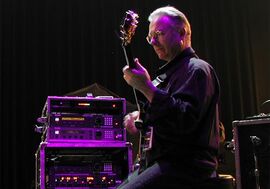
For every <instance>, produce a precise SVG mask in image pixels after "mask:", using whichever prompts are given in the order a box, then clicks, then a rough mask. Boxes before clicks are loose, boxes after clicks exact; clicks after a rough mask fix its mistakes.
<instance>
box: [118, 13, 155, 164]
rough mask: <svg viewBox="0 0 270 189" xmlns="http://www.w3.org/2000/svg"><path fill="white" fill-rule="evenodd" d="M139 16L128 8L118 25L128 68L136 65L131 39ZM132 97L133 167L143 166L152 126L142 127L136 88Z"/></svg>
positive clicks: (151, 134) (150, 139) (150, 143)
mask: <svg viewBox="0 0 270 189" xmlns="http://www.w3.org/2000/svg"><path fill="white" fill-rule="evenodd" d="M138 18H139V16H138V14H137V13H135V12H134V11H131V10H128V11H127V12H126V16H125V18H124V21H123V24H122V25H120V35H121V36H120V39H121V40H122V48H123V51H124V55H125V59H126V63H127V65H128V66H129V67H130V68H135V67H136V65H135V63H134V60H133V56H132V52H131V40H132V37H133V36H134V34H135V30H136V28H137V24H138V20H137V19H138ZM133 92H134V97H135V101H136V105H137V109H138V111H139V116H138V118H137V120H135V126H136V128H137V129H138V130H139V132H140V138H139V150H138V154H137V160H136V163H135V167H134V169H137V168H141V167H145V165H146V164H147V162H146V152H147V151H148V150H150V149H151V148H152V137H153V128H152V127H143V122H142V120H141V119H140V112H141V108H140V105H139V103H138V98H137V94H136V90H135V89H134V88H133Z"/></svg>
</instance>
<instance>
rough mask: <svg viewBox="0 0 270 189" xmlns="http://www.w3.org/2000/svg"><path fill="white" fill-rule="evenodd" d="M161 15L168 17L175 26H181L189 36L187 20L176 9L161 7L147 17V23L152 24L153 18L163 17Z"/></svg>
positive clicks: (189, 28) (189, 30) (189, 29)
mask: <svg viewBox="0 0 270 189" xmlns="http://www.w3.org/2000/svg"><path fill="white" fill-rule="evenodd" d="M163 15H166V16H169V17H170V18H171V19H172V20H173V21H174V22H175V24H176V25H178V26H183V27H184V28H185V30H186V32H187V34H188V35H191V27H190V24H189V21H188V19H187V18H186V16H185V15H184V13H182V12H181V11H179V10H178V9H176V8H174V7H172V6H165V7H161V8H158V9H156V10H154V11H153V12H152V13H151V14H150V15H149V17H148V21H149V22H152V21H153V20H154V19H155V18H157V17H160V16H163Z"/></svg>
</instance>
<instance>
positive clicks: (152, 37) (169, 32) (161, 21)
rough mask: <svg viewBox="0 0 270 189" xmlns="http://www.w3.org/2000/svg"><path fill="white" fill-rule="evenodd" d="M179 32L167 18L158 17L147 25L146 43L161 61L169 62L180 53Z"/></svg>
mask: <svg viewBox="0 0 270 189" xmlns="http://www.w3.org/2000/svg"><path fill="white" fill-rule="evenodd" d="M180 40H181V36H180V32H179V31H177V28H176V26H175V24H174V23H173V21H172V20H171V19H170V18H169V17H168V16H160V17H158V18H156V19H154V20H153V21H152V22H151V23H150V25H149V33H148V41H149V42H150V43H151V45H152V46H153V48H154V50H155V52H156V53H157V55H158V57H159V58H160V59H161V60H165V61H171V60H172V59H173V58H174V57H175V56H176V55H177V54H179V53H180V52H181V47H180Z"/></svg>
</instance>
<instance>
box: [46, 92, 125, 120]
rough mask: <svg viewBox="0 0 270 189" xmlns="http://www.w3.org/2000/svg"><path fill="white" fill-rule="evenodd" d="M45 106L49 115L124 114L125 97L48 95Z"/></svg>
mask: <svg viewBox="0 0 270 189" xmlns="http://www.w3.org/2000/svg"><path fill="white" fill-rule="evenodd" d="M47 106H48V108H47V111H48V114H49V115H52V114H58V113H61V114H64V113H74V114H80V115H83V114H106V115H124V114H125V112H126V101H125V99H124V98H113V97H89V96H86V97H70V96H48V98H47Z"/></svg>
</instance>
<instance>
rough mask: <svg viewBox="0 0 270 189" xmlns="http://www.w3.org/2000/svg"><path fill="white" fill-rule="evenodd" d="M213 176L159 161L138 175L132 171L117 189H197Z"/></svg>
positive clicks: (210, 171) (205, 171) (193, 168)
mask: <svg viewBox="0 0 270 189" xmlns="http://www.w3.org/2000/svg"><path fill="white" fill-rule="evenodd" d="M212 175H213V170H209V169H201V168H197V167H193V166H185V165H183V166H182V167H181V166H178V165H176V164H174V163H171V162H168V161H165V160H163V161H159V162H156V163H154V164H153V165H152V166H150V167H149V168H147V169H145V170H144V171H143V172H141V173H140V174H139V173H138V170H136V171H134V172H133V173H131V174H130V175H129V177H128V178H127V179H126V180H125V181H124V182H123V183H122V184H121V185H120V186H119V187H118V189H151V188H153V189H199V188H200V187H199V186H200V184H202V183H203V182H204V181H206V180H207V179H208V178H210V177H211V176H212Z"/></svg>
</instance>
